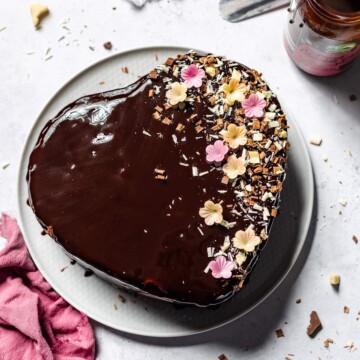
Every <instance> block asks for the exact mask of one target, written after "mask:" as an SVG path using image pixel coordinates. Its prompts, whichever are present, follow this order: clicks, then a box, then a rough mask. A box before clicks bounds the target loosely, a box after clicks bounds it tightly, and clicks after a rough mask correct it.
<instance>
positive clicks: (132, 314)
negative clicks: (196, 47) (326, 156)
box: [18, 46, 314, 337]
mask: <svg viewBox="0 0 360 360" xmlns="http://www.w3.org/2000/svg"><path fill="white" fill-rule="evenodd" d="M188 50H189V49H187V48H186V49H185V48H179V47H169V46H165V47H164V46H162V47H149V48H140V49H134V50H129V51H126V52H121V53H117V54H115V55H113V56H110V57H108V58H106V59H104V60H102V61H100V62H97V63H96V64H94V65H92V66H90V67H88V68H86V69H84V70H83V71H82V72H80V73H79V74H77V75H76V76H75V77H73V78H72V79H71V80H70V81H68V82H67V83H66V84H65V85H64V86H62V87H61V88H60V89H59V91H58V92H57V93H56V94H55V95H54V96H53V97H52V98H51V99H50V101H49V102H48V103H47V104H46V105H45V107H44V108H43V110H42V111H41V113H40V115H39V116H38V118H37V119H36V120H35V123H34V126H33V128H32V130H31V132H30V134H29V136H28V139H27V141H26V143H25V146H24V150H23V155H22V158H21V163H20V167H19V175H18V208H19V215H20V218H19V222H20V226H21V229H22V231H23V234H24V238H25V241H26V244H27V247H28V249H29V252H30V254H31V256H32V258H33V260H34V262H35V264H36V265H37V267H38V268H39V270H40V271H41V272H42V274H43V275H44V277H45V278H46V280H47V281H48V282H49V283H50V284H51V285H52V286H53V288H54V289H55V290H56V291H57V292H58V293H59V294H60V295H61V296H62V297H63V298H64V299H65V300H67V301H68V302H69V303H70V304H72V305H73V306H74V307H76V308H77V309H79V310H80V311H82V312H84V313H86V314H87V315H88V316H89V317H91V318H93V319H95V320H97V321H99V322H101V323H103V324H105V325H108V326H110V327H112V328H114V329H118V330H121V331H124V332H128V333H132V334H138V335H143V336H156V337H175V336H186V335H192V334H196V333H200V332H204V331H207V330H210V329H213V328H216V327H219V326H221V325H224V324H226V323H228V322H230V321H233V320H235V319H237V318H239V317H240V316H242V315H244V314H245V313H246V312H248V311H249V310H251V309H253V308H255V307H256V306H257V305H258V304H259V303H260V302H261V301H263V300H264V299H265V298H266V297H267V296H268V295H269V294H270V293H271V292H272V291H274V289H275V288H276V287H277V286H278V285H279V284H280V283H281V281H282V280H283V279H284V278H285V276H286V275H287V274H288V273H289V271H290V270H291V268H292V267H293V265H294V263H295V262H296V259H297V258H298V256H299V254H300V252H301V249H302V247H303V245H304V243H305V239H306V236H307V233H308V229H309V225H310V220H311V215H312V208H313V200H314V184H313V174H312V168H311V163H310V159H309V155H308V152H307V149H306V145H305V142H304V140H303V138H302V135H301V132H300V130H299V127H298V126H297V124H296V122H295V120H294V118H293V116H291V114H289V113H288V122H289V125H290V131H289V138H290V142H291V144H292V149H291V151H290V153H289V170H288V174H287V179H286V181H285V185H284V190H283V192H282V201H281V215H280V216H279V217H278V218H277V219H276V221H275V222H274V226H273V228H272V232H271V235H270V239H269V242H268V244H267V246H266V249H265V250H264V252H263V254H262V256H261V258H260V260H259V263H258V264H257V266H256V268H255V270H254V271H253V273H252V274H251V275H250V279H249V282H248V283H247V284H246V286H244V288H243V289H242V290H241V291H240V292H239V293H238V294H237V295H236V296H234V297H233V298H232V299H231V300H230V301H228V302H226V303H224V304H222V305H220V306H218V307H217V308H215V309H201V308H195V307H185V308H179V307H175V306H174V305H172V304H170V303H165V302H162V301H158V300H154V299H150V298H145V297H141V296H135V295H134V294H131V293H127V292H125V291H123V290H119V289H117V288H115V287H114V286H112V285H110V284H109V283H107V282H106V281H104V280H102V279H101V278H100V277H98V276H89V277H85V276H84V273H85V271H84V268H83V267H81V266H80V265H78V264H76V265H71V264H70V259H69V257H68V256H67V255H66V254H65V253H64V252H63V251H62V249H61V247H60V246H58V245H57V244H56V243H55V242H54V241H53V240H52V239H51V238H49V237H48V236H42V235H41V231H42V228H41V226H40V225H39V223H38V222H37V220H36V218H35V216H34V214H33V213H32V210H31V208H30V207H29V206H27V205H26V200H27V197H28V191H27V183H26V170H27V165H28V159H29V155H30V153H31V151H32V149H33V147H34V145H35V143H36V140H37V138H38V136H39V133H40V131H41V129H42V128H43V126H44V125H45V123H46V122H47V121H48V120H49V119H50V118H52V117H53V116H55V115H56V114H57V113H58V111H59V110H60V109H62V108H63V107H64V106H65V105H66V104H68V103H70V102H72V101H73V100H74V99H77V98H79V97H81V96H83V95H86V94H91V93H96V92H102V91H106V90H111V89H115V88H119V87H124V86H126V85H128V84H130V83H132V82H134V81H135V80H137V78H138V76H140V75H144V74H146V73H148V72H149V71H150V70H151V69H152V68H154V67H155V66H156V65H157V64H159V63H161V62H163V61H165V60H166V59H167V58H168V57H169V56H172V57H174V56H176V55H177V54H179V53H185V52H187V51H188ZM235 60H239V61H240V62H241V59H235ZM245 65H247V64H245ZM125 67H126V68H127V69H128V72H126V71H123V70H124V69H125ZM122 69H123V70H122ZM282 106H283V107H284V104H283V103H282ZM285 110H286V107H285ZM299 159H301V161H299ZM119 295H120V297H119ZM123 299H125V302H123V301H122V300H123ZM255 311H256V310H255Z"/></svg>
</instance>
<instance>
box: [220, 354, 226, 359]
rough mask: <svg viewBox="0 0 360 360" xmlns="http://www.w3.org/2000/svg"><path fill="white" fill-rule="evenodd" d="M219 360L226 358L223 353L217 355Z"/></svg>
mask: <svg viewBox="0 0 360 360" xmlns="http://www.w3.org/2000/svg"><path fill="white" fill-rule="evenodd" d="M218 359H219V360H228V358H227V357H226V356H225V354H221V355H219V356H218Z"/></svg>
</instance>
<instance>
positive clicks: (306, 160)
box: [16, 45, 315, 338]
mask: <svg viewBox="0 0 360 360" xmlns="http://www.w3.org/2000/svg"><path fill="white" fill-rule="evenodd" d="M190 49H193V48H191V47H184V46H174V45H152V46H142V47H132V48H128V49H126V50H122V51H117V52H115V53H114V54H111V55H109V56H106V57H104V58H102V59H100V60H97V61H94V62H92V63H91V64H90V65H87V66H85V67H84V68H82V70H80V71H78V72H76V73H75V74H74V75H72V76H71V77H70V78H69V79H68V80H66V81H65V82H63V83H62V85H61V86H60V87H59V88H58V90H56V91H55V92H54V93H53V94H52V95H51V96H50V97H49V98H48V100H47V101H46V102H45V104H44V105H43V106H42V108H41V110H40V112H39V113H38V114H37V116H36V117H35V120H34V122H33V124H32V126H31V128H30V130H29V132H28V134H27V136H26V139H25V142H24V145H23V148H22V151H21V156H20V163H19V166H18V169H17V174H16V182H17V183H16V194H17V212H18V223H19V227H20V229H21V232H22V235H23V238H24V241H25V244H26V247H27V249H28V251H29V254H30V256H31V258H32V259H33V262H34V263H35V265H36V267H37V269H38V270H39V271H40V273H41V274H42V276H43V277H44V278H45V280H46V281H47V282H48V283H49V284H50V285H51V286H52V287H53V289H54V290H55V291H56V292H57V293H58V294H59V295H60V296H61V297H62V298H63V299H65V301H67V302H68V303H69V304H70V305H71V306H73V307H74V308H76V309H77V310H78V311H81V312H84V313H85V314H86V315H87V316H88V317H89V318H91V319H93V320H95V321H97V322H99V323H101V324H103V325H106V326H108V327H110V328H112V329H115V330H118V331H121V332H124V333H127V334H133V335H137V336H143V337H154V338H175V337H187V336H192V335H196V334H201V333H205V332H208V331H211V330H214V329H217V328H220V327H222V326H224V325H227V324H229V323H231V322H233V321H235V320H237V319H239V318H241V317H242V316H244V315H246V314H247V313H249V312H250V311H252V310H253V309H255V308H256V307H257V306H258V305H260V304H261V303H262V302H263V301H265V300H266V299H267V298H268V297H269V296H270V295H271V294H272V293H273V292H274V291H275V290H276V289H277V288H278V287H279V286H280V284H282V283H283V281H284V280H285V278H286V277H287V276H288V275H289V273H290V271H291V270H292V269H293V268H294V266H295V264H296V263H297V261H298V259H299V256H300V254H301V252H302V249H303V246H304V244H305V242H306V239H307V236H308V234H309V229H310V224H311V219H312V215H313V211H314V198H315V190H314V186H315V184H314V172H313V166H312V163H311V158H310V155H309V151H308V149H307V146H306V142H305V139H304V137H303V134H302V133H301V131H300V127H299V125H298V124H297V122H296V120H295V118H294V117H293V116H292V114H291V113H290V112H289V111H288V110H289V109H288V108H287V106H286V105H285V106H284V104H283V102H282V101H281V99H280V103H281V106H282V107H283V108H285V112H286V113H287V114H288V115H289V117H290V118H291V122H292V125H293V127H294V128H295V130H296V133H297V134H298V137H299V143H300V145H301V147H302V148H303V150H304V151H303V152H304V155H305V157H304V158H303V161H304V163H305V165H306V168H307V169H308V176H307V177H308V180H309V181H310V183H309V184H308V185H309V186H308V195H307V196H308V198H309V199H308V202H309V204H308V206H309V207H310V209H309V210H308V211H307V212H306V216H305V219H304V224H305V225H304V229H306V231H303V232H302V234H301V237H300V240H301V241H300V243H301V244H302V245H301V247H300V248H299V249H297V250H296V252H295V253H294V256H293V259H292V261H291V263H290V264H289V266H288V268H287V269H286V271H285V272H284V273H283V274H282V275H281V277H279V279H278V280H277V281H276V283H275V284H274V286H273V287H272V288H271V289H269V290H268V291H267V292H266V293H264V295H263V296H262V297H261V298H259V299H258V300H257V301H256V302H254V303H253V304H252V305H250V306H249V307H248V308H246V309H244V310H243V311H242V312H241V313H239V314H237V315H236V316H234V317H233V318H231V319H227V320H224V321H220V322H218V323H217V324H216V325H211V326H209V327H206V328H204V329H201V330H181V331H176V332H173V333H171V334H166V333H164V332H151V333H150V332H146V331H136V330H135V331H134V330H133V329H130V330H129V329H127V328H126V326H121V324H115V323H112V322H110V321H108V320H106V319H103V318H102V317H101V315H99V314H97V313H96V312H93V311H92V310H90V309H85V310H84V308H86V307H85V306H84V305H82V304H80V303H79V302H78V301H77V300H76V299H74V298H71V297H70V299H69V297H68V296H67V295H64V294H63V291H62V289H61V287H58V286H57V285H56V284H54V282H55V283H56V280H55V281H54V282H53V279H52V277H51V275H50V274H48V273H47V271H46V269H44V268H43V267H42V266H39V264H38V261H37V256H36V251H35V250H34V249H33V248H32V246H31V242H30V241H29V240H28V239H27V236H26V233H25V231H24V226H23V216H22V214H23V210H22V208H23V207H24V204H23V203H22V201H21V198H20V194H21V184H22V182H23V181H24V179H23V176H21V175H23V164H24V163H25V162H26V160H27V159H25V153H26V149H27V148H28V146H29V144H30V142H31V137H32V134H33V132H34V130H35V127H36V126H37V124H38V123H39V121H40V119H41V117H42V115H43V113H44V112H45V111H46V109H47V108H48V107H49V106H50V104H51V103H52V102H53V101H54V99H55V98H56V97H57V96H58V95H59V94H60V93H61V92H62V91H64V89H65V88H66V87H67V86H68V85H70V84H71V83H72V82H73V81H75V80H76V79H77V78H78V77H80V76H81V75H83V74H84V73H86V72H87V71H89V70H91V69H92V68H95V67H97V66H99V65H101V64H102V63H105V62H107V61H109V60H112V59H114V58H117V57H120V58H121V57H122V56H124V55H129V54H131V53H134V52H139V51H147V52H150V51H154V52H156V51H159V50H169V51H174V52H179V51H181V52H188V51H189V50H190ZM195 50H197V51H200V52H205V53H207V51H204V50H200V49H195ZM277 96H278V95H277ZM278 98H279V96H278ZM102 281H104V280H102ZM89 310H90V311H89Z"/></svg>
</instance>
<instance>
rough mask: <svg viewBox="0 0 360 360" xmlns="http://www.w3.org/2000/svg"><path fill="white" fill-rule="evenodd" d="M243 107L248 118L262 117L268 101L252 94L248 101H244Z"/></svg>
mask: <svg viewBox="0 0 360 360" xmlns="http://www.w3.org/2000/svg"><path fill="white" fill-rule="evenodd" d="M241 105H242V107H243V108H244V110H245V116H246V117H248V118H252V117H260V116H262V115H263V113H264V107H265V105H266V101H265V100H264V99H260V98H259V97H258V96H257V95H256V94H251V95H250V96H249V97H248V98H247V99H245V100H243V101H242V103H241Z"/></svg>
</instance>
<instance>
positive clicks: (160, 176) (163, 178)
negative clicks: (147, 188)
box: [155, 175, 167, 181]
mask: <svg viewBox="0 0 360 360" xmlns="http://www.w3.org/2000/svg"><path fill="white" fill-rule="evenodd" d="M166 178H167V177H166V176H164V175H156V176H155V179H156V180H162V181H165V180H166Z"/></svg>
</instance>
